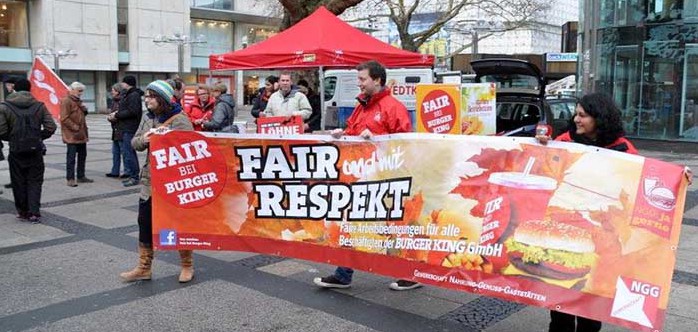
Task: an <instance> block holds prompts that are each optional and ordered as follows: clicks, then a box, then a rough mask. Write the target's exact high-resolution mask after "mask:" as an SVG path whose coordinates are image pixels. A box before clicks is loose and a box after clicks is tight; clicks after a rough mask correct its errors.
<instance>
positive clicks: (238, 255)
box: [136, 235, 258, 262]
mask: <svg viewBox="0 0 698 332" xmlns="http://www.w3.org/2000/svg"><path fill="white" fill-rule="evenodd" d="M136 236H137V235H136ZM196 253H197V254H198V255H203V256H206V257H211V258H215V259H218V260H222V261H224V262H235V261H239V260H241V259H245V258H248V257H252V256H257V255H258V254H257V253H252V252H243V251H213V250H197V251H196Z"/></svg>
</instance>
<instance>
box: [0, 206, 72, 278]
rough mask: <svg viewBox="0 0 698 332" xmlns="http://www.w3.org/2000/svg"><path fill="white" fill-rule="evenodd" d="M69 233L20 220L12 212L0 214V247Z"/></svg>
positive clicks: (50, 238)
mask: <svg viewBox="0 0 698 332" xmlns="http://www.w3.org/2000/svg"><path fill="white" fill-rule="evenodd" d="M69 235H70V234H68V233H65V232H63V231H61V230H59V229H57V228H54V227H50V226H46V225H43V224H32V223H28V222H22V221H20V220H19V219H17V218H16V217H15V215H14V214H9V213H3V214H0V248H3V247H12V246H17V245H21V244H28V243H35V242H41V241H47V240H53V239H57V238H61V237H66V236H69ZM5 268H7V267H5ZM0 269H2V267H0Z"/></svg>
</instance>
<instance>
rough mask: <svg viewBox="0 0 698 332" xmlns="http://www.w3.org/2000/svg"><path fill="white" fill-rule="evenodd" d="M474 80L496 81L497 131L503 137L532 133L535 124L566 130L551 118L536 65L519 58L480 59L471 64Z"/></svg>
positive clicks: (554, 132)
mask: <svg viewBox="0 0 698 332" xmlns="http://www.w3.org/2000/svg"><path fill="white" fill-rule="evenodd" d="M470 65H471V66H472V68H473V71H475V79H474V81H475V82H476V83H490V82H494V83H496V84H497V132H498V134H499V135H505V136H535V132H536V125H537V124H538V123H543V124H549V125H550V126H552V127H553V134H554V135H555V134H559V133H561V132H563V131H564V130H565V129H567V123H565V124H563V123H562V122H561V121H554V119H555V117H554V115H553V112H552V110H551V108H550V104H549V103H548V101H547V100H546V99H545V78H544V77H543V74H542V73H541V71H540V69H538V67H537V66H536V65H534V64H532V63H530V62H528V61H523V60H518V59H481V60H474V61H472V62H471V63H470Z"/></svg>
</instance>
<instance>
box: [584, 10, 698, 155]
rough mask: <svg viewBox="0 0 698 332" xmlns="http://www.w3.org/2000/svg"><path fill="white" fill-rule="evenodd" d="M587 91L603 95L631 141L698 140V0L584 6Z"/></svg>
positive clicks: (585, 81) (585, 86) (585, 83)
mask: <svg viewBox="0 0 698 332" xmlns="http://www.w3.org/2000/svg"><path fill="white" fill-rule="evenodd" d="M580 4H581V5H583V8H584V10H583V12H582V15H581V18H580V20H581V22H580V32H581V33H580V37H579V42H580V45H581V51H582V55H581V57H580V73H579V76H580V84H579V86H581V87H582V90H583V91H582V92H592V91H604V92H608V93H609V94H611V95H612V96H613V98H614V99H615V101H616V103H617V104H618V105H619V106H620V108H621V111H622V112H623V122H624V126H625V130H626V132H627V134H628V135H629V136H631V137H640V138H650V139H662V140H682V141H694V142H696V141H698V1H683V0H587V1H581V2H580Z"/></svg>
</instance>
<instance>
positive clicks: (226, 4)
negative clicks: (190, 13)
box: [189, 0, 233, 10]
mask: <svg viewBox="0 0 698 332" xmlns="http://www.w3.org/2000/svg"><path fill="white" fill-rule="evenodd" d="M189 4H190V5H191V6H192V7H199V8H208V9H220V10H232V9H233V0H190V1H189Z"/></svg>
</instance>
